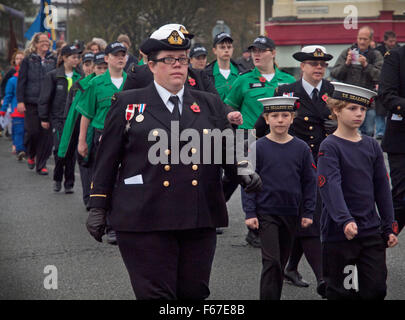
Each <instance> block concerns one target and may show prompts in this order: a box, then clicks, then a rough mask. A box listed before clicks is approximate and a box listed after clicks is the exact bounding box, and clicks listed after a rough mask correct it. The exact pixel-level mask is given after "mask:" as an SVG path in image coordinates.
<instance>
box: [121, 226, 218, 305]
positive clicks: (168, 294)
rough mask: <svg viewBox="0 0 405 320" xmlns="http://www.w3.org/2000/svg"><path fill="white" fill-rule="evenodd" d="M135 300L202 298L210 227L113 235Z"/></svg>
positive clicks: (211, 245)
mask: <svg viewBox="0 0 405 320" xmlns="http://www.w3.org/2000/svg"><path fill="white" fill-rule="evenodd" d="M117 241H118V247H119V249H120V252H121V256H122V258H123V260H124V263H125V266H126V268H127V270H128V273H129V277H130V279H131V284H132V288H133V290H134V293H135V296H136V298H137V299H138V300H177V299H179V300H202V299H206V298H207V297H208V296H209V294H210V290H209V288H208V285H209V279H210V274H211V267H212V262H213V260H214V253H215V248H216V231H215V229H214V228H204V229H190V230H181V231H160V232H117Z"/></svg>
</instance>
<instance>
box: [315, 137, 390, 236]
mask: <svg viewBox="0 0 405 320" xmlns="http://www.w3.org/2000/svg"><path fill="white" fill-rule="evenodd" d="M319 150H320V151H319V155H318V184H319V187H320V193H321V197H322V201H323V210H322V216H321V240H322V242H329V241H341V240H346V237H345V235H344V228H345V226H346V225H347V224H348V223H350V222H355V223H356V224H357V228H358V234H357V236H356V238H358V237H365V236H370V235H374V234H378V233H381V232H383V233H384V236H385V238H388V235H389V234H390V233H393V231H392V223H393V220H394V209H393V205H392V197H391V192H390V185H389V177H388V174H387V169H386V168H385V163H384V157H383V153H382V151H381V148H380V146H379V145H378V143H377V141H375V140H374V139H373V138H370V137H368V136H363V137H362V140H360V141H359V142H352V141H349V140H346V139H342V138H339V137H337V136H335V135H330V136H328V137H327V138H326V139H325V140H324V141H323V142H322V143H321V146H320V149H319ZM376 203H377V206H378V212H379V215H378V214H377V211H376V206H375V204H376Z"/></svg>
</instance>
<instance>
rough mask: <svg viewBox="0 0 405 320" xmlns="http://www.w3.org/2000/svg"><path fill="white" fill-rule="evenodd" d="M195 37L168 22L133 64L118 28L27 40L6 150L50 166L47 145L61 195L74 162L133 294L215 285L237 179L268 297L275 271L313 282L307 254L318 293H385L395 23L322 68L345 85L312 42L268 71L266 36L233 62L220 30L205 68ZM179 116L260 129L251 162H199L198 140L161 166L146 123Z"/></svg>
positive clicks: (7, 106) (394, 223)
mask: <svg viewBox="0 0 405 320" xmlns="http://www.w3.org/2000/svg"><path fill="white" fill-rule="evenodd" d="M193 37H194V35H193V34H191V33H189V32H188V31H187V29H186V28H185V27H184V26H183V25H179V24H169V25H165V26H162V27H161V28H159V29H158V30H156V31H155V32H154V33H153V34H152V35H151V36H150V37H149V38H148V39H145V41H144V42H143V43H142V44H141V46H140V55H139V60H138V58H137V57H135V56H133V55H131V54H129V51H128V50H129V48H130V47H131V42H130V39H129V38H128V37H127V36H126V35H120V36H119V37H118V39H117V41H114V42H112V43H110V44H108V45H107V43H105V41H103V40H102V39H98V38H95V39H93V41H91V42H90V43H88V44H87V45H86V47H85V48H83V47H82V46H81V45H79V44H78V43H72V44H66V43H59V44H58V49H57V52H56V53H55V52H53V51H52V50H50V48H51V42H50V40H49V39H48V36H47V35H46V34H41V33H38V34H36V35H34V37H33V38H32V40H31V41H30V43H29V45H28V46H27V49H26V50H25V52H22V51H16V52H15V54H14V56H13V59H12V61H11V64H12V68H11V70H10V71H9V72H8V74H7V75H6V76H5V77H4V80H3V82H2V108H1V113H0V115H1V116H3V117H4V116H6V114H7V113H8V114H9V115H10V116H11V117H12V130H11V132H12V141H13V143H12V145H13V146H12V148H13V149H12V152H13V153H14V154H16V156H17V159H18V160H19V161H22V160H23V159H26V161H27V165H28V167H29V168H30V169H32V170H34V169H35V170H36V172H37V173H38V174H40V175H48V169H47V167H46V163H47V160H48V158H49V157H50V155H51V153H52V150H53V154H54V158H55V168H54V171H53V180H54V185H53V190H54V191H55V192H60V191H61V190H62V184H63V187H64V191H65V193H67V194H68V193H73V187H74V178H75V175H74V171H75V163H76V161H77V162H78V165H79V169H80V176H81V182H82V190H83V202H84V205H85V206H86V208H87V210H88V211H89V217H88V220H87V224H86V226H87V229H88V231H89V232H90V234H91V235H92V236H93V237H94V238H95V239H96V240H97V241H99V242H101V241H102V237H103V236H104V235H105V234H106V237H107V242H108V243H110V244H117V245H118V247H119V249H120V252H121V255H122V257H123V260H124V262H125V265H126V268H127V270H128V272H129V275H130V279H131V284H132V286H133V289H134V292H135V295H136V297H137V298H138V299H205V298H207V297H208V296H209V278H210V272H211V266H212V262H213V258H214V253H215V247H216V239H217V235H218V234H221V233H222V232H223V230H222V228H223V227H226V226H227V225H228V216H227V210H226V201H228V200H229V199H230V198H231V196H232V194H233V193H234V192H235V190H236V189H237V187H238V185H241V186H242V188H241V195H242V206H243V210H244V212H245V214H246V217H245V218H246V220H245V222H246V225H247V227H248V233H247V236H246V241H247V242H248V244H249V245H251V246H252V247H256V248H261V252H262V263H263V269H262V274H261V282H260V298H261V299H264V300H268V299H280V298H281V292H282V285H283V281H284V280H287V281H290V282H291V283H292V284H294V285H296V286H299V287H307V286H308V285H309V284H308V283H307V282H306V281H305V280H304V279H302V276H301V275H300V273H299V272H298V265H299V262H300V260H301V258H302V256H303V255H305V257H306V259H307V260H308V262H309V264H310V266H311V268H312V270H313V272H314V274H315V276H316V280H317V292H318V293H319V294H320V295H321V296H322V297H323V298H328V299H384V298H385V296H386V291H387V287H386V278H387V267H386V262H385V260H386V258H385V257H386V256H385V255H386V251H385V250H386V248H387V247H393V246H395V245H396V244H397V242H398V240H397V235H398V234H399V232H400V231H401V229H402V228H403V226H404V223H405V172H404V171H405V163H404V160H405V150H401V148H403V147H401V146H400V144H401V141H402V144H403V142H404V141H403V140H401V138H402V136H401V134H402V135H404V137H405V130H404V129H401V126H402V127H403V128H405V126H404V124H403V123H402V122H403V121H404V120H403V116H405V112H404V111H403V110H405V79H403V76H402V78H401V74H400V70H403V69H402V68H405V66H404V64H405V62H404V56H405V53H404V50H403V47H399V46H398V45H397V44H396V41H393V40H395V33H393V32H391V31H389V32H386V33H385V37H384V43H382V44H381V45H380V46H379V47H377V48H376V49H374V48H372V40H373V30H372V29H371V28H369V27H363V28H361V29H360V30H359V31H358V35H357V41H356V43H354V44H353V46H351V47H350V48H348V49H345V50H344V51H343V52H342V54H341V55H340V56H339V57H338V59H337V61H336V63H335V65H334V66H333V67H332V68H331V76H332V77H333V78H334V79H336V80H337V81H339V82H330V81H328V80H327V79H325V72H326V70H327V67H328V61H330V60H332V59H333V56H332V55H330V54H328V53H327V52H326V49H325V48H324V47H323V46H320V45H312V46H305V47H303V48H302V49H301V51H299V52H297V53H295V54H294V55H293V58H294V59H295V60H297V61H299V62H300V71H301V77H300V79H298V80H296V79H295V78H294V77H293V76H292V75H290V74H288V73H286V72H283V71H281V70H280V69H279V67H278V66H277V63H276V45H275V43H274V41H273V40H271V39H270V38H268V37H265V36H259V37H257V38H256V39H255V40H254V41H253V42H252V44H251V45H250V46H249V47H248V48H246V50H244V53H243V56H242V57H241V58H240V59H238V60H236V61H235V60H233V59H232V54H233V50H234V47H233V41H234V40H233V38H232V37H231V35H230V34H227V33H224V32H222V33H219V34H217V35H216V36H215V37H214V40H213V45H212V50H213V54H214V55H215V57H216V60H214V61H213V62H211V63H209V64H207V56H208V51H207V49H206V48H205V47H204V46H203V45H201V44H198V43H195V44H194V45H193V47H191V39H193ZM383 56H385V58H384V57H383ZM384 60H385V63H384ZM402 74H404V73H402ZM393 78H395V81H393V80H392V79H393ZM376 90H378V95H377V92H376ZM376 110H377V115H376ZM403 113H404V114H403ZM173 121H177V122H178V123H179V125H180V128H181V129H184V128H194V129H196V130H198V131H199V132H201V135H205V134H208V132H210V130H213V129H221V130H225V129H232V130H236V129H238V130H243V131H244V134H245V138H246V139H247V138H248V137H249V135H251V134H254V135H255V139H257V140H256V142H255V143H254V144H253V145H251V146H250V148H249V155H251V154H255V159H251V160H252V161H239V162H237V161H236V162H235V163H233V164H229V163H226V164H225V162H223V163H222V164H217V162H214V161H212V162H211V164H206V163H205V162H203V161H199V160H201V159H203V158H204V152H205V150H199V149H198V148H195V147H192V148H190V155H195V158H193V161H192V163H191V164H181V163H180V164H179V163H175V162H174V161H173V155H172V151H173V150H171V149H172V148H174V146H171V147H169V148H168V149H167V150H161V152H162V153H163V154H164V155H165V156H166V160H167V161H165V162H164V163H160V164H158V165H152V164H150V163H149V161H148V157H147V156H148V151H149V150H150V148H151V146H152V141H150V139H149V138H148V137H149V133H152V135H153V136H154V137H156V138H158V137H159V136H160V135H161V131H160V130H164V131H165V132H167V134H168V136H169V137H170V136H171V135H173V133H172V132H171V123H173ZM386 123H387V128H386ZM252 129H256V130H255V131H253V130H252ZM398 132H399V134H398ZM374 135H375V138H376V139H374V137H373V136H374ZM175 138H176V139H178V140H179V137H178V136H177V137H175ZM380 139H382V148H383V150H384V151H386V152H387V153H388V160H389V165H390V175H391V183H392V191H391V188H390V181H389V175H388V173H387V170H386V167H385V164H384V157H383V153H382V150H381V147H380V144H379V143H378V140H380ZM155 141H156V140H155ZM187 142H190V141H180V145H181V146H185V145H186V146H187ZM222 150H223V153H224V154H225V153H226V152H227V151H229V146H228V145H227V144H226V143H225V142H223V145H222ZM252 150H254V151H255V152H252ZM232 152H234V153H237V152H238V150H232ZM249 157H250V156H249ZM204 159H205V158H204ZM253 162H254V163H255V164H256V166H255V167H253V166H252V163H253ZM238 173H239V174H238ZM376 205H377V208H378V211H377V209H376ZM139 257H142V259H139ZM347 265H356V266H357V269H358V282H359V290H354V289H353V288H345V287H344V276H345V274H344V273H343V270H344V268H345V267H346V266H347Z"/></svg>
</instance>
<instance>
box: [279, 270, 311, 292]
mask: <svg viewBox="0 0 405 320" xmlns="http://www.w3.org/2000/svg"><path fill="white" fill-rule="evenodd" d="M284 278H285V279H287V280H288V281H289V282H290V283H291V284H293V285H294V286H296V287H300V288H306V287H309V283H308V282H306V281H305V280H304V279H302V276H301V275H300V273H299V272H298V271H297V270H293V271H287V270H286V271H285V272H284Z"/></svg>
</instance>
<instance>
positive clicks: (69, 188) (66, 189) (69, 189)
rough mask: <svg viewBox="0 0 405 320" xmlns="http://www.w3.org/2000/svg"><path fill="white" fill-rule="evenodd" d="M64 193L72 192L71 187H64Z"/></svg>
mask: <svg viewBox="0 0 405 320" xmlns="http://www.w3.org/2000/svg"><path fill="white" fill-rule="evenodd" d="M65 193H66V194H71V193H74V191H73V187H65Z"/></svg>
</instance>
